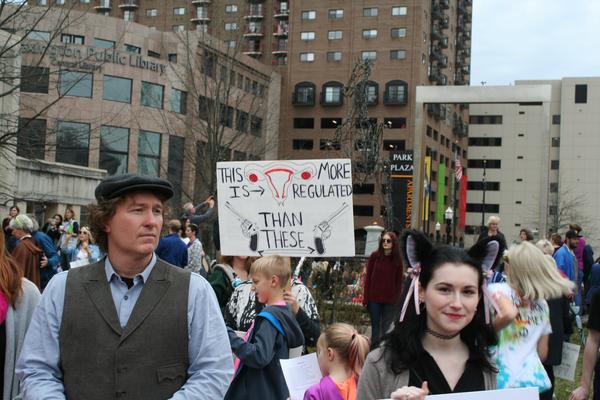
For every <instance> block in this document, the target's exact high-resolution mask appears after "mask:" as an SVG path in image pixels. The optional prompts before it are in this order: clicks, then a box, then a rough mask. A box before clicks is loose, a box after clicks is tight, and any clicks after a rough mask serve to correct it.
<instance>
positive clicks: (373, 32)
mask: <svg viewBox="0 0 600 400" xmlns="http://www.w3.org/2000/svg"><path fill="white" fill-rule="evenodd" d="M362 35H363V39H375V38H377V29H363V32H362Z"/></svg>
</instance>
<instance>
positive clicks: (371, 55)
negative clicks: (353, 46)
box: [360, 51, 377, 60]
mask: <svg viewBox="0 0 600 400" xmlns="http://www.w3.org/2000/svg"><path fill="white" fill-rule="evenodd" d="M360 57H361V59H363V60H376V59H377V52H376V51H363V52H362V53H360Z"/></svg>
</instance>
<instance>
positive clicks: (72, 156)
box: [56, 121, 90, 167]
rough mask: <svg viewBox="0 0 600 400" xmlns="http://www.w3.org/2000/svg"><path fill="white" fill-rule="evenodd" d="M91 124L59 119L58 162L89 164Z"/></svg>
mask: <svg viewBox="0 0 600 400" xmlns="http://www.w3.org/2000/svg"><path fill="white" fill-rule="evenodd" d="M89 152H90V125H89V124H84V123H81V122H70V121H59V122H58V125H57V127H56V162H61V163H65V164H72V165H81V166H83V167H87V166H88V158H89Z"/></svg>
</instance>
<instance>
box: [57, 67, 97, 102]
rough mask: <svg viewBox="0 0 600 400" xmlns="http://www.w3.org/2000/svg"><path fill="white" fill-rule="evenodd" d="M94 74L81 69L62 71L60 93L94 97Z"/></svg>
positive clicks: (59, 84)
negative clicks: (80, 70)
mask: <svg viewBox="0 0 600 400" xmlns="http://www.w3.org/2000/svg"><path fill="white" fill-rule="evenodd" d="M93 80H94V79H93V75H92V74H90V73H87V72H79V71H60V78H59V80H58V93H59V94H60V95H61V96H75V97H90V98H91V97H92V87H93V85H94V84H93Z"/></svg>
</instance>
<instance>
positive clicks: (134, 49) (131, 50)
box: [123, 43, 142, 54]
mask: <svg viewBox="0 0 600 400" xmlns="http://www.w3.org/2000/svg"><path fill="white" fill-rule="evenodd" d="M123 47H125V51H126V52H128V53H135V54H142V48H141V47H138V46H134V45H132V44H127V43H125V44H124V45H123Z"/></svg>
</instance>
